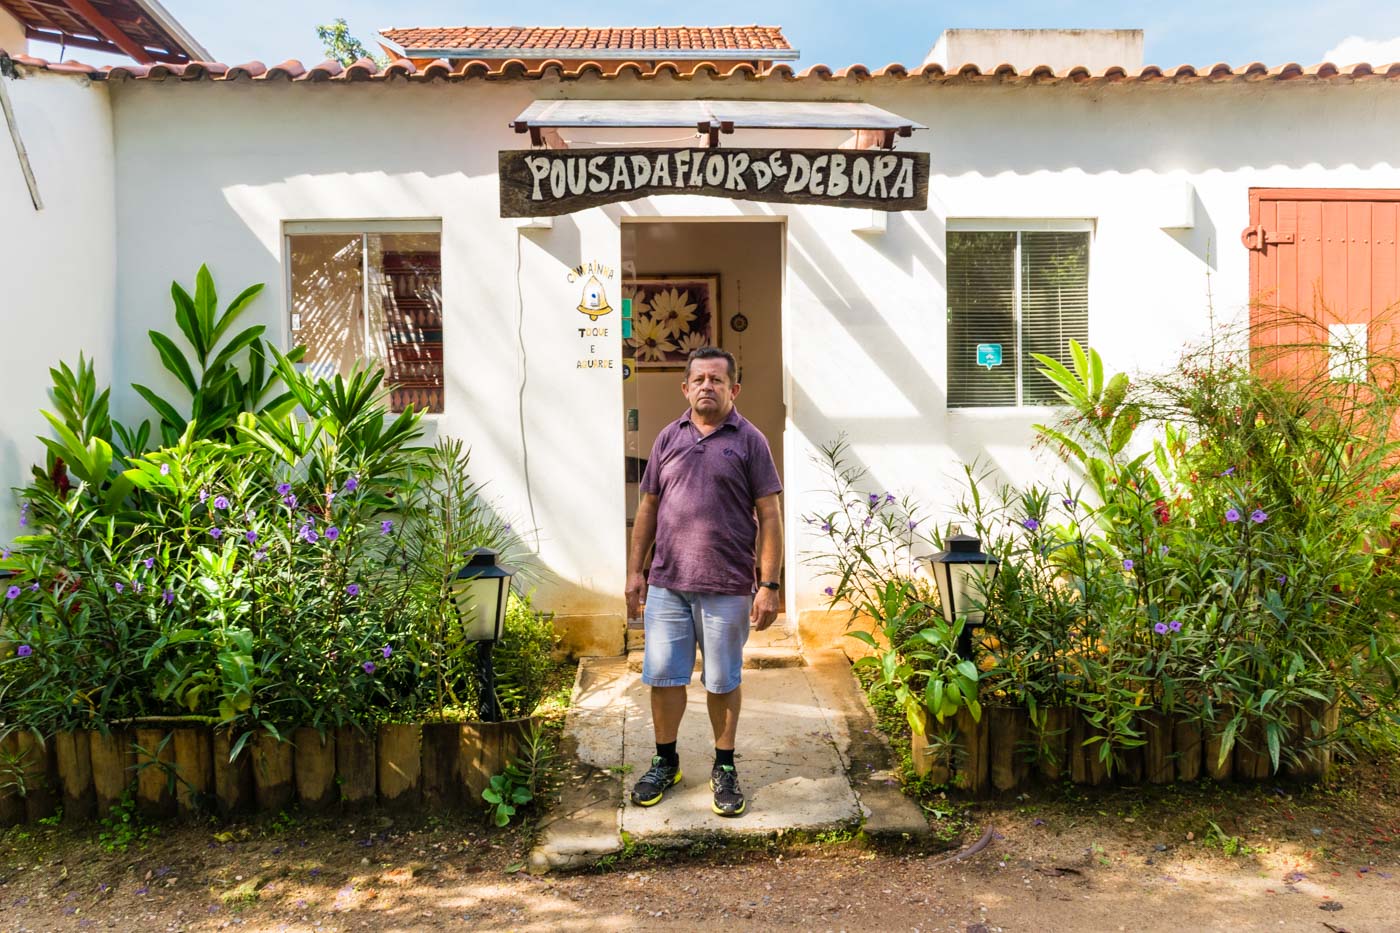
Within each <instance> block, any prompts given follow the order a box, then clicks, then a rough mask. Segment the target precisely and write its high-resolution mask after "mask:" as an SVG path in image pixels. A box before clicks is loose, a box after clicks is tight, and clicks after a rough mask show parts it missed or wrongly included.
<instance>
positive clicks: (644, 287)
mask: <svg viewBox="0 0 1400 933" xmlns="http://www.w3.org/2000/svg"><path fill="white" fill-rule="evenodd" d="M623 295H624V296H626V297H628V298H631V299H632V336H631V338H630V339H628V341H627V347H628V351H629V352H628V353H627V355H628V356H635V358H636V360H637V368H638V369H653V370H658V369H659V370H666V369H681V368H683V367H684V366H685V361H686V357H688V356H689V355H690V351H691V350H694V349H696V348H698V347H703V346H718V345H719V324H718V322H719V276H717V275H643V276H638V277H637V278H636V279H634V280H633V281H632V282H631V283H630V285H629V286H628V287H626V288H624V289H623Z"/></svg>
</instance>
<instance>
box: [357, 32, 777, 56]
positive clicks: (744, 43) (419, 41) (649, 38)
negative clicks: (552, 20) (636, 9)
mask: <svg viewBox="0 0 1400 933" xmlns="http://www.w3.org/2000/svg"><path fill="white" fill-rule="evenodd" d="M379 34H380V35H381V36H383V37H384V38H385V39H388V40H389V41H390V42H392V43H394V44H395V45H397V46H399V47H400V48H402V49H405V50H413V49H432V50H434V51H447V50H450V49H464V50H467V49H470V50H472V51H474V52H477V53H480V52H483V51H491V50H500V51H503V52H506V51H509V52H511V53H516V54H518V53H519V52H520V51H521V50H527V49H539V50H540V51H542V52H559V51H562V50H565V49H568V50H579V51H589V52H600V51H605V50H606V51H613V50H616V51H626V52H646V51H655V50H660V49H669V50H681V49H722V50H725V51H752V50H756V49H758V50H765V49H766V50H777V49H783V50H791V49H792V46H791V45H789V44H788V41H787V39H786V38H784V37H783V30H782V27H781V26H626V27H616V28H605V29H594V28H588V27H572V26H456V27H446V26H434V27H414V28H406V29H382V30H380V33H379Z"/></svg>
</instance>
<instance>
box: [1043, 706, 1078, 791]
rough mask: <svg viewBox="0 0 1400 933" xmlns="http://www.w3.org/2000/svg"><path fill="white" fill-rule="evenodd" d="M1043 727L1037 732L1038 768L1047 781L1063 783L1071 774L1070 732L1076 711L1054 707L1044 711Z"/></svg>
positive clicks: (1065, 707)
mask: <svg viewBox="0 0 1400 933" xmlns="http://www.w3.org/2000/svg"><path fill="white" fill-rule="evenodd" d="M1042 716H1043V717H1044V719H1043V725H1042V726H1041V728H1039V729H1038V730H1036V734H1035V741H1036V766H1037V769H1038V770H1039V771H1040V776H1041V777H1042V778H1044V779H1045V780H1047V781H1052V782H1053V781H1061V780H1064V779H1065V778H1066V777H1068V776H1069V773H1070V760H1069V755H1070V731H1071V729H1072V728H1073V724H1074V716H1075V710H1073V709H1071V708H1069V707H1067V706H1052V707H1050V708H1049V709H1046V710H1042Z"/></svg>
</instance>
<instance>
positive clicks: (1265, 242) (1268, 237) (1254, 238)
mask: <svg viewBox="0 0 1400 933" xmlns="http://www.w3.org/2000/svg"><path fill="white" fill-rule="evenodd" d="M1240 242H1241V243H1243V244H1244V248H1245V249H1258V250H1262V249H1263V248H1264V247H1266V246H1277V245H1278V244H1280V243H1292V242H1293V234H1291V233H1280V232H1279V231H1277V230H1265V229H1264V225H1263V224H1254V225H1253V226H1250V227H1245V228H1244V232H1242V233H1241V234H1240Z"/></svg>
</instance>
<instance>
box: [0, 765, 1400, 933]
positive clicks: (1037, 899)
mask: <svg viewBox="0 0 1400 933" xmlns="http://www.w3.org/2000/svg"><path fill="white" fill-rule="evenodd" d="M663 805H664V804H663ZM929 810H930V820H931V824H932V826H933V828H934V831H935V837H936V838H937V839H938V841H937V842H936V843H933V844H929V845H926V846H924V847H922V848H913V847H909V846H901V845H898V844H895V845H889V844H881V845H876V844H873V843H870V842H868V841H866V840H863V839H861V838H859V837H851V836H848V835H844V834H829V835H828V836H826V837H825V838H817V839H802V840H798V839H775V840H765V841H763V842H761V843H757V844H753V843H751V844H748V845H746V846H744V847H742V848H736V847H732V846H731V847H725V846H720V845H717V844H708V845H707V844H701V845H696V846H693V847H691V848H690V849H688V850H685V851H660V850H654V849H633V850H630V851H628V852H625V853H623V854H622V855H620V856H618V857H615V858H613V859H611V860H610V861H609V864H607V865H604V866H600V868H599V869H597V870H594V871H591V872H588V873H582V874H573V875H548V876H543V877H531V876H530V875H528V874H526V873H525V872H523V871H521V870H520V867H521V866H522V860H523V858H524V855H525V853H526V852H527V851H528V846H529V828H528V826H526V827H522V828H518V829H513V830H509V831H506V832H501V831H497V830H494V829H488V828H486V827H485V826H484V825H483V824H482V823H481V822H480V821H479V820H478V819H476V818H475V817H463V816H461V815H447V816H433V815H428V814H423V813H421V812H419V813H416V814H399V815H393V814H388V813H380V814H373V815H370V816H364V815H361V816H357V817H355V818H345V817H334V818H328V817H317V818H312V817H307V816H301V815H297V814H283V815H281V816H279V817H277V818H275V819H271V820H265V821H262V822H258V823H248V824H244V825H238V826H233V827H225V826H218V825H214V824H209V825H204V826H175V825H164V826H160V827H158V828H156V830H155V832H154V834H152V835H149V836H148V837H147V838H145V839H144V840H140V839H138V840H135V841H133V842H132V843H131V845H130V847H129V849H128V850H127V851H126V852H113V851H108V849H107V848H106V847H104V846H103V845H102V844H100V843H99V841H98V837H99V833H102V832H106V833H107V834H108V836H109V837H110V836H111V835H112V832H113V830H112V827H110V826H109V827H92V826H89V827H87V828H74V829H69V828H64V827H61V826H53V827H49V826H31V827H19V828H15V829H11V830H9V831H8V832H7V833H6V834H5V835H4V836H3V838H0V930H16V931H18V930H35V931H38V930H45V931H47V930H67V929H87V928H91V929H97V928H101V929H117V930H143V931H156V930H208V929H223V928H227V927H241V928H244V929H248V930H289V931H293V930H294V931H325V933H330V931H338V930H421V929H438V928H447V929H485V930H496V929H501V930H596V929H603V930H607V929H622V928H632V927H642V926H645V927H663V928H671V929H686V930H720V929H730V930H732V929H743V930H749V929H788V928H798V929H813V930H882V931H883V930H922V931H933V930H948V931H959V933H964V931H973V933H985V931H995V930H1035V931H1058V930H1066V931H1067V930H1075V931H1082V930H1280V929H1285V930H1316V931H1326V930H1329V929H1330V930H1332V931H1338V930H1349V931H1352V933H1369V931H1385V930H1397V931H1400V769H1397V768H1396V767H1395V763H1394V762H1388V763H1369V764H1366V765H1362V766H1350V767H1344V768H1341V769H1339V771H1338V773H1337V775H1336V777H1335V778H1334V780H1333V781H1332V782H1331V783H1330V785H1329V786H1327V787H1313V788H1298V787H1294V786H1291V785H1286V784H1272V783H1269V784H1263V785H1259V786H1254V787H1218V786H1215V785H1212V784H1210V783H1208V782H1206V783H1201V784H1196V785H1189V786H1173V787H1169V788H1152V787H1140V788H1122V789H1116V790H1110V791H1107V792H1089V791H1083V790H1075V789H1073V788H1064V787H1062V788H1047V789H1042V790H1039V791H1037V792H1035V793H1033V794H1029V795H1023V796H1022V797H1019V798H1016V799H1009V800H1004V801H997V802H985V803H976V804H972V803H967V802H959V801H953V800H946V801H945V800H942V799H940V798H934V800H933V801H932V802H931V804H930V805H929ZM988 827H991V828H992V829H993V830H994V835H993V836H992V838H991V841H990V844H989V845H987V847H986V848H985V849H984V850H982V851H981V852H979V853H977V854H975V855H972V856H971V857H969V858H967V859H966V860H964V861H952V860H950V859H951V857H952V856H953V855H954V854H955V853H957V852H959V851H962V850H964V849H965V848H966V847H968V846H970V845H973V844H974V843H976V842H977V841H978V840H979V839H981V838H983V837H984V835H985V832H986V829H987V828H988Z"/></svg>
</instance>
